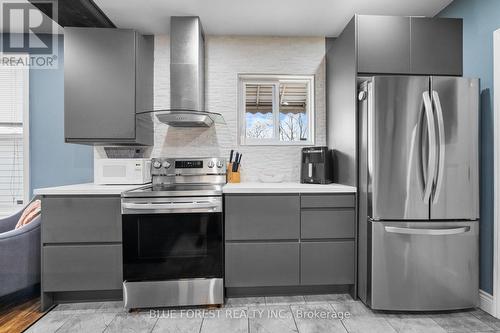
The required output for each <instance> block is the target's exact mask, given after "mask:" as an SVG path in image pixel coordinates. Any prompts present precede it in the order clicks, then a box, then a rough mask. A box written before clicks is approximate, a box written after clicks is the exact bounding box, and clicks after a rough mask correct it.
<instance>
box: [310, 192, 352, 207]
mask: <svg viewBox="0 0 500 333" xmlns="http://www.w3.org/2000/svg"><path fill="white" fill-rule="evenodd" d="M354 205H355V200H354V194H323V195H322V194H315V195H303V196H301V198H300V206H301V207H302V208H339V207H341V208H344V207H354Z"/></svg>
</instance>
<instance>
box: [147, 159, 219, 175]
mask: <svg viewBox="0 0 500 333" xmlns="http://www.w3.org/2000/svg"><path fill="white" fill-rule="evenodd" d="M151 174H152V175H153V176H182V175H221V174H223V175H225V174H226V160H225V159H224V158H218V157H210V158H153V159H152V160H151Z"/></svg>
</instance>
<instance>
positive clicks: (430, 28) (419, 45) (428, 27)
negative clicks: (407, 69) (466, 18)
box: [411, 17, 463, 75]
mask: <svg viewBox="0 0 500 333" xmlns="http://www.w3.org/2000/svg"><path fill="white" fill-rule="evenodd" d="M462 25H463V23H462V20H461V19H449V18H421V17H413V18H411V73H412V74H429V75H462V72H463V65H462V62H463V59H462V34H463V33H462V30H463V28H462Z"/></svg>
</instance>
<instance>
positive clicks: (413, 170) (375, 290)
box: [358, 76, 479, 311]
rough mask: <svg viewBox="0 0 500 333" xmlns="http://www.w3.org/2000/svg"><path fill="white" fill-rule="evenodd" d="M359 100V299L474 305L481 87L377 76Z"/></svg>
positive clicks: (405, 305) (435, 306)
mask: <svg viewBox="0 0 500 333" xmlns="http://www.w3.org/2000/svg"><path fill="white" fill-rule="evenodd" d="M358 100H359V105H358V111H359V131H358V133H359V136H358V140H359V169H358V170H359V200H360V201H359V252H358V294H359V296H360V298H361V299H362V300H363V301H364V302H365V303H366V304H367V305H369V306H370V307H371V308H373V309H379V310H408V311H428V310H449V309H461V308H470V307H474V306H476V305H477V303H478V290H479V282H478V260H479V258H478V257H479V253H478V252H479V250H478V245H479V244H478V238H479V237H478V231H479V185H478V182H479V174H478V173H479V171H478V168H479V161H478V159H479V158H478V149H479V146H478V136H479V134H478V126H479V124H478V123H479V111H478V110H479V81H478V80H477V79H467V78H461V77H435V76H432V77H429V76H390V77H389V76H377V77H372V78H368V79H367V80H366V81H364V82H363V83H361V84H360V91H359V96H358Z"/></svg>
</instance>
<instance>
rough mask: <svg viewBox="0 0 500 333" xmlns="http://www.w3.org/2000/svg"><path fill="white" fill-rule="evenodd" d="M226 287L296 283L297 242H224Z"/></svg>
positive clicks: (297, 279) (297, 266)
mask: <svg viewBox="0 0 500 333" xmlns="http://www.w3.org/2000/svg"><path fill="white" fill-rule="evenodd" d="M225 260H226V263H225V265H226V267H225V270H226V277H225V278H226V281H225V282H226V287H264V286H290V285H298V284H299V243H285V242H283V243H226V258H225Z"/></svg>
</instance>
